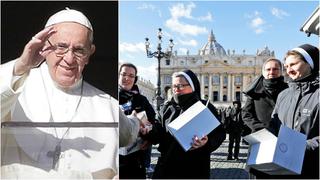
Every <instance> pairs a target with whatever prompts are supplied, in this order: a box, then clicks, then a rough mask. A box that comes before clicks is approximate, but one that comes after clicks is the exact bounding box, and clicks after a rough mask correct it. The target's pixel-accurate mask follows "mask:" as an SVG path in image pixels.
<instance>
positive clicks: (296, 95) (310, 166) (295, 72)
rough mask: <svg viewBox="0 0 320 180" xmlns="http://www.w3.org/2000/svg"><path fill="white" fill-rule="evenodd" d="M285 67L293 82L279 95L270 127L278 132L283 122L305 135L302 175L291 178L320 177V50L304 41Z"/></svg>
mask: <svg viewBox="0 0 320 180" xmlns="http://www.w3.org/2000/svg"><path fill="white" fill-rule="evenodd" d="M284 67H285V68H286V72H287V74H288V76H289V77H290V78H291V81H290V82H289V88H288V89H285V90H284V91H282V92H281V93H280V94H279V96H278V99H277V102H276V105H275V108H274V111H273V113H272V124H271V125H272V126H271V127H272V128H271V129H270V130H271V131H272V129H273V128H275V129H276V132H274V133H275V134H277V132H278V130H279V127H280V125H281V124H282V125H285V126H287V127H289V128H291V129H294V130H296V131H298V132H300V133H303V134H305V135H306V136H307V142H306V143H307V147H306V152H305V155H304V160H303V165H302V172H301V175H299V176H293V177H292V176H291V177H289V178H301V179H311V178H312V179H319V49H318V48H317V47H314V46H312V45H309V44H304V45H301V46H299V47H297V48H294V49H292V50H290V51H288V52H287V54H286V56H285V59H284ZM292 140H293V141H294V139H292Z"/></svg>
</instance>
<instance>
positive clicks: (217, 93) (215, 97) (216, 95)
mask: <svg viewBox="0 0 320 180" xmlns="http://www.w3.org/2000/svg"><path fill="white" fill-rule="evenodd" d="M213 101H219V92H218V91H213Z"/></svg>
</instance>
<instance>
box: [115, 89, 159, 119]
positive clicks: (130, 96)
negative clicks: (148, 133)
mask: <svg viewBox="0 0 320 180" xmlns="http://www.w3.org/2000/svg"><path fill="white" fill-rule="evenodd" d="M119 105H120V107H121V109H122V110H124V113H125V114H126V115H130V114H131V113H132V111H133V110H135V111H136V112H137V113H139V112H141V111H146V114H147V117H148V120H149V121H150V122H151V123H153V122H154V120H155V115H156V113H155V111H154V109H153V107H152V105H151V104H150V103H149V101H148V99H147V98H146V97H145V96H143V95H141V94H140V92H139V89H138V86H136V85H134V87H133V90H132V91H126V90H124V89H122V88H119ZM123 108H124V109H123Z"/></svg>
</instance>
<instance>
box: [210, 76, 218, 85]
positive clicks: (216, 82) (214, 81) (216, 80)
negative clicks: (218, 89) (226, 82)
mask: <svg viewBox="0 0 320 180" xmlns="http://www.w3.org/2000/svg"><path fill="white" fill-rule="evenodd" d="M219 83H220V77H219V75H213V76H212V84H219Z"/></svg>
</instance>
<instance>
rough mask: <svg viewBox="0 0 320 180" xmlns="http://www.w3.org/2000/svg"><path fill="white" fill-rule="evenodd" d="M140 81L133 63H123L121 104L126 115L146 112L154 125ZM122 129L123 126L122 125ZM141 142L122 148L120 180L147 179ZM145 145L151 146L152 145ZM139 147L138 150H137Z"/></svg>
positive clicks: (121, 68)
mask: <svg viewBox="0 0 320 180" xmlns="http://www.w3.org/2000/svg"><path fill="white" fill-rule="evenodd" d="M137 80H138V76H137V68H136V66H135V65H133V64H131V63H123V64H122V65H121V66H120V69H119V104H120V108H121V110H122V111H123V112H124V114H125V115H130V114H132V112H133V111H136V112H137V113H140V112H142V111H145V113H146V116H147V120H146V121H149V122H147V123H149V124H150V123H153V122H154V119H155V112H154V110H153V107H152V106H151V104H150V103H149V101H148V99H147V98H146V97H145V96H143V95H142V94H140V92H139V88H138V86H137V85H136V82H137ZM120 127H121V125H120ZM139 140H140V141H135V142H133V143H131V144H129V145H128V146H126V147H121V148H120V153H119V154H120V155H119V172H120V173H119V178H120V179H145V178H146V171H145V164H144V162H145V156H146V153H148V152H147V151H145V150H143V148H140V147H139V146H140V143H138V142H141V141H142V140H141V139H139ZM144 143H145V144H146V146H147V144H148V145H149V146H151V144H150V143H147V142H146V141H144ZM137 146H138V148H139V149H138V150H136V148H134V147H137Z"/></svg>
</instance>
